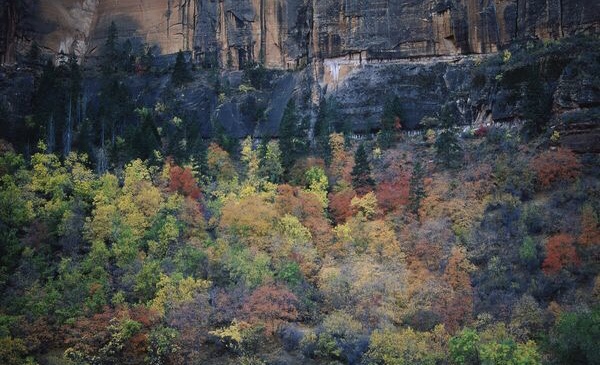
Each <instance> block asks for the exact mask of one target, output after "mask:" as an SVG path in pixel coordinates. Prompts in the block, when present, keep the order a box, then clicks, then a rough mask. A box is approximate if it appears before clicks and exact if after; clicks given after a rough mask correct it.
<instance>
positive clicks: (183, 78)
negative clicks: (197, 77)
mask: <svg viewBox="0 0 600 365" xmlns="http://www.w3.org/2000/svg"><path fill="white" fill-rule="evenodd" d="M190 78H191V74H190V72H189V70H188V64H187V62H186V60H185V55H184V54H183V52H182V51H181V50H180V51H179V52H177V57H176V58H175V66H173V74H172V76H171V81H172V82H173V85H175V86H181V85H183V84H185V83H187V82H189V81H190Z"/></svg>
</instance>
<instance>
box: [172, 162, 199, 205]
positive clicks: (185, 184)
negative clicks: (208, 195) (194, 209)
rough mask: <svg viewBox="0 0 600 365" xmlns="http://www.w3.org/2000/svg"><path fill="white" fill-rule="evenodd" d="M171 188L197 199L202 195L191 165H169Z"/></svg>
mask: <svg viewBox="0 0 600 365" xmlns="http://www.w3.org/2000/svg"><path fill="white" fill-rule="evenodd" d="M169 190H170V191H173V192H175V191H176V192H179V193H180V194H182V195H183V196H188V197H190V198H192V199H195V200H198V199H200V198H201V197H202V192H201V191H200V188H199V187H198V183H197V182H196V179H194V176H193V175H192V170H191V169H190V168H189V167H185V168H181V167H179V166H177V165H173V166H170V167H169Z"/></svg>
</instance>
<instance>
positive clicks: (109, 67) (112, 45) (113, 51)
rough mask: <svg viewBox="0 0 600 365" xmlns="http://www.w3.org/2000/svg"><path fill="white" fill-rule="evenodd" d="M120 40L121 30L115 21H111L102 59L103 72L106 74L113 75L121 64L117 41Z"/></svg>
mask: <svg viewBox="0 0 600 365" xmlns="http://www.w3.org/2000/svg"><path fill="white" fill-rule="evenodd" d="M118 40H119V31H118V30H117V25H116V24H115V22H114V21H112V22H110V26H109V27H108V34H107V36H106V42H105V43H104V49H103V61H102V65H101V68H102V72H103V73H104V75H105V76H109V75H112V74H113V73H114V72H115V71H116V69H117V66H118V64H119V62H118V51H117V46H118V45H117V41H118Z"/></svg>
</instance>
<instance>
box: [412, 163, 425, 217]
mask: <svg viewBox="0 0 600 365" xmlns="http://www.w3.org/2000/svg"><path fill="white" fill-rule="evenodd" d="M423 177H424V171H423V167H422V165H421V163H420V162H419V161H417V162H416V163H415V165H414V167H413V171H412V174H411V176H410V190H409V196H408V200H409V207H410V211H411V212H413V213H414V214H417V213H418V212H419V208H420V206H421V201H422V200H423V198H425V189H424V187H423Z"/></svg>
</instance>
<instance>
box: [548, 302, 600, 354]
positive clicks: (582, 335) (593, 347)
mask: <svg viewBox="0 0 600 365" xmlns="http://www.w3.org/2000/svg"><path fill="white" fill-rule="evenodd" d="M599 338H600V307H598V306H596V307H595V308H593V309H592V310H590V311H587V312H583V311H582V312H574V313H564V314H562V315H561V316H560V318H559V320H558V322H557V323H556V325H555V326H554V331H553V336H552V349H553V351H555V352H556V354H557V355H558V357H559V359H560V360H561V361H560V363H561V364H600V352H598V339H599Z"/></svg>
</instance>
